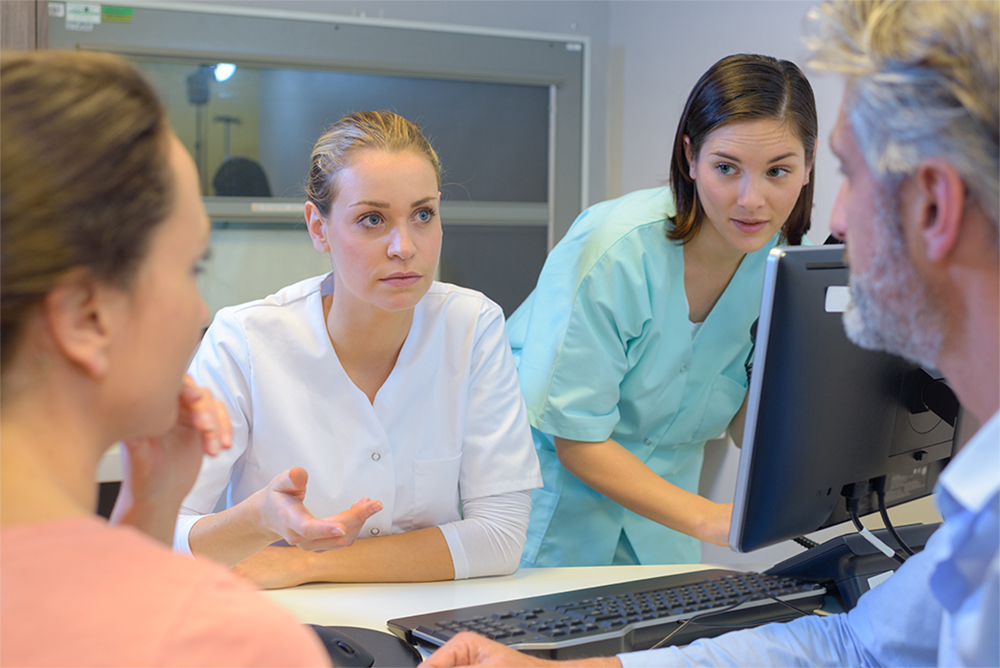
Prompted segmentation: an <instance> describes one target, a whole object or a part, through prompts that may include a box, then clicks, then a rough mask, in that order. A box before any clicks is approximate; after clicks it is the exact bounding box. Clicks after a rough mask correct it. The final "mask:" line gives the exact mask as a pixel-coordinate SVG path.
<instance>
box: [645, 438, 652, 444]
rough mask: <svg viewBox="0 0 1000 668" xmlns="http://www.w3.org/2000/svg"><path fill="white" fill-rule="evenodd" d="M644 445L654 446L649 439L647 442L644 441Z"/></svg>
mask: <svg viewBox="0 0 1000 668" xmlns="http://www.w3.org/2000/svg"><path fill="white" fill-rule="evenodd" d="M643 443H645V444H646V445H652V444H653V442H652V441H651V440H649V439H648V438H647V439H646V440H644V441H643Z"/></svg>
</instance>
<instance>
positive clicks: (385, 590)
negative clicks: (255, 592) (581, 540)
mask: <svg viewBox="0 0 1000 668" xmlns="http://www.w3.org/2000/svg"><path fill="white" fill-rule="evenodd" d="M707 568H712V567H711V566H706V565H703V564H683V565H671V566H598V567H588V568H522V569H519V570H518V571H517V572H515V573H514V574H513V575H506V576H502V577H492V578H475V579H472V580H459V581H448V582H422V583H404V584H309V585H301V586H299V587H293V588H291V589H276V590H273V591H268V592H266V593H267V595H268V596H270V597H271V598H272V599H274V600H275V601H276V602H278V603H280V604H281V605H283V606H284V607H286V608H288V609H289V610H291V611H292V613H294V614H295V615H296V616H297V617H298V618H299V620H300V621H302V622H303V623H305V624H323V625H328V626H360V627H363V628H369V629H376V630H379V631H385V630H386V625H385V623H386V622H387V621H388V620H390V619H394V618H396V617H409V616H410V615H420V614H424V613H427V612H435V611H438V610H448V609H451V608H462V607H466V606H470V605H481V604H484V603H495V602H497V601H504V600H507V599H513V598H524V597H527V596H542V595H545V594H552V593H555V592H560V591H567V590H572V589H582V588H584V587H599V586H601V585H606V584H613V583H615V582H625V581H627V580H640V579H643V578H654V577H658V576H661V575H673V574H676V573H687V572H691V571H697V570H704V569H707Z"/></svg>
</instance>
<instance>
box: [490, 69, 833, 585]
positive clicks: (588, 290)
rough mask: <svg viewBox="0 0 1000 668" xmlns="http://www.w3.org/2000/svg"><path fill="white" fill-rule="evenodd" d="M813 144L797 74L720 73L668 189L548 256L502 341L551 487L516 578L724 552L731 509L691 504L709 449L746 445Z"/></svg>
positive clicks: (604, 208)
mask: <svg viewBox="0 0 1000 668" xmlns="http://www.w3.org/2000/svg"><path fill="white" fill-rule="evenodd" d="M816 136H817V125H816V106H815V101H814V99H813V93H812V88H811V87H810V86H809V83H808V81H807V80H806V78H805V76H804V75H803V74H802V72H801V71H800V70H799V68H798V67H796V66H795V65H794V64H793V63H790V62H788V61H779V60H775V59H773V58H769V57H765V56H755V55H736V56H730V57H727V58H724V59H723V60H721V61H719V62H718V63H716V64H715V65H713V66H712V68H711V69H709V70H708V72H706V73H705V74H704V75H703V76H702V78H701V79H700V80H699V81H698V83H697V84H696V85H695V87H694V90H692V92H691V95H690V97H689V98H688V101H687V104H686V106H685V108H684V112H683V114H682V116H681V120H680V123H679V125H678V128H677V134H676V137H675V141H674V151H673V157H672V161H671V180H670V186H669V187H664V188H655V189H650V190H642V191H639V192H634V193H631V194H629V195H625V196H624V197H620V198H618V199H616V200H612V201H609V202H603V203H601V204H598V205H596V206H593V207H591V208H590V209H588V210H586V211H584V212H583V213H582V214H581V215H580V217H579V218H577V220H576V222H575V223H573V226H572V227H571V228H570V229H569V231H568V232H567V233H566V236H565V238H563V239H562V241H560V242H559V244H557V245H556V247H555V248H554V249H553V250H552V252H551V253H550V254H549V257H548V259H547V260H546V262H545V266H544V268H543V269H542V273H541V275H540V277H539V279H538V285H537V287H536V288H535V290H534V291H533V292H532V293H531V295H530V296H529V297H528V299H527V300H526V301H525V302H524V303H523V304H522V305H521V307H520V308H519V309H518V310H517V311H516V312H515V313H514V315H513V316H512V317H511V318H510V320H509V321H508V323H507V334H508V338H509V339H510V342H511V347H512V348H513V351H514V357H515V361H516V363H517V365H518V376H519V379H520V383H521V389H522V391H523V393H524V396H525V400H526V402H527V406H528V416H529V419H530V421H531V424H532V431H533V434H534V439H535V447H536V450H537V451H538V457H539V459H540V462H541V466H542V475H543V477H544V480H545V486H544V488H542V489H536V490H534V492H533V493H532V508H531V519H530V524H529V527H528V539H527V542H526V544H525V548H524V553H523V555H522V562H521V564H522V566H593V565H607V564H657V563H690V562H697V561H698V560H699V558H700V548H699V545H698V540H704V541H709V542H712V543H715V544H718V545H724V544H726V539H727V534H728V531H729V523H730V517H731V514H732V507H731V504H717V503H713V502H712V501H709V500H708V499H705V498H703V497H700V496H698V495H697V488H698V477H699V473H700V471H701V464H702V456H703V450H704V445H705V441H706V440H708V439H711V438H715V437H717V436H720V435H722V434H723V433H724V431H725V430H726V428H727V427H729V426H733V429H732V430H731V431H732V432H733V433H734V438H735V439H736V442H737V443H739V442H740V439H741V436H742V435H741V434H740V433H739V432H740V430H741V428H742V427H741V423H742V413H743V408H742V407H743V406H744V401H745V396H746V389H747V371H746V368H745V362H746V360H747V356H748V353H749V351H750V335H749V332H750V326H751V324H752V323H753V322H754V320H755V319H756V317H757V314H758V311H759V309H760V298H761V289H762V282H763V274H764V261H765V258H766V256H767V253H768V252H769V251H770V250H771V248H773V247H774V246H775V245H778V244H798V243H800V242H801V240H802V236H803V234H804V233H805V232H806V231H807V230H808V229H809V224H810V211H811V209H812V195H813V182H812V179H811V178H810V176H811V172H812V165H813V159H814V156H815V149H816ZM737 415H739V417H737ZM734 418H735V419H734Z"/></svg>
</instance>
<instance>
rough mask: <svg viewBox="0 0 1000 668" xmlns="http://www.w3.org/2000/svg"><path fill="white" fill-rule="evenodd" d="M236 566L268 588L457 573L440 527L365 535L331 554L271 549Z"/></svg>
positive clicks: (423, 578)
mask: <svg viewBox="0 0 1000 668" xmlns="http://www.w3.org/2000/svg"><path fill="white" fill-rule="evenodd" d="M232 570H233V572H234V573H236V574H237V575H240V576H242V577H244V578H246V579H248V580H250V581H251V582H253V583H254V584H256V585H257V586H258V587H261V588H263V589H279V588H283V587H294V586H297V585H300V584H305V583H307V582H430V581H435V580H452V579H454V577H455V569H454V567H453V566H452V561H451V553H450V552H449V550H448V543H447V542H446V541H445V539H444V535H443V534H442V533H441V530H440V529H438V528H437V527H428V528H426V529H417V530H416V531H410V532H407V533H400V534H394V535H391V536H379V537H378V538H365V539H361V540H358V541H357V542H355V543H354V544H353V545H351V546H350V547H345V548H344V549H342V550H332V551H329V552H305V551H303V550H300V549H297V548H291V547H267V548H265V549H263V550H261V551H260V552H257V553H256V554H254V555H253V556H251V557H249V558H248V559H246V560H244V561H242V562H240V563H239V564H237V565H236V566H235V567H234V568H233V569H232Z"/></svg>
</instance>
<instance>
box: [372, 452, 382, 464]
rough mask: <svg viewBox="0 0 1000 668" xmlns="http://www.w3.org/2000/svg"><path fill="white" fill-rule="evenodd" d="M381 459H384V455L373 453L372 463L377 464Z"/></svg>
mask: <svg viewBox="0 0 1000 668" xmlns="http://www.w3.org/2000/svg"><path fill="white" fill-rule="evenodd" d="M380 459H382V455H380V454H379V453H377V452H373V453H372V461H373V462H377V461H378V460H380Z"/></svg>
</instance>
